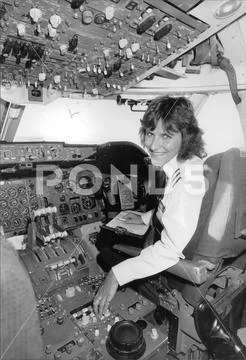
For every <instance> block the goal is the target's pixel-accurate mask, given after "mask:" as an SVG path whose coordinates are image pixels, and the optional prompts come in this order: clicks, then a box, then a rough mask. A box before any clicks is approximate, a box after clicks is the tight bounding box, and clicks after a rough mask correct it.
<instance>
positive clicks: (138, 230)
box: [107, 210, 149, 236]
mask: <svg viewBox="0 0 246 360" xmlns="http://www.w3.org/2000/svg"><path fill="white" fill-rule="evenodd" d="M127 213H135V214H139V215H140V214H141V213H139V212H138V211H132V210H130V211H121V212H120V213H119V214H118V215H116V216H115V217H114V218H113V220H111V221H110V222H109V223H107V226H108V227H111V228H113V229H115V228H117V227H118V228H122V229H125V230H126V231H128V232H129V233H132V234H135V235H140V236H143V235H144V234H145V233H146V231H147V230H148V228H149V225H145V224H130V223H128V222H126V221H125V219H124V215H126V214H127Z"/></svg>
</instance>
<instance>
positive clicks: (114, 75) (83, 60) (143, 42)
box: [0, 0, 209, 101]
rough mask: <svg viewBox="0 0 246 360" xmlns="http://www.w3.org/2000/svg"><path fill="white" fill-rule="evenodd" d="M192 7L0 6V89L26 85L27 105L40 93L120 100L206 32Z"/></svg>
mask: <svg viewBox="0 0 246 360" xmlns="http://www.w3.org/2000/svg"><path fill="white" fill-rule="evenodd" d="M197 3H199V1H197V0H195V1H192V0H190V1H186V4H185V6H184V4H183V2H181V4H179V3H178V2H177V1H176V0H175V1H174V0H173V1H172V0H170V1H168V2H166V1H161V0H134V1H133V0H100V1H97V0H87V1H85V0H61V1H56V0H41V1H39V2H37V3H35V4H34V3H33V1H31V0H26V1H20V0H4V1H1V2H0V5H1V7H0V27H1V37H0V45H1V53H0V63H1V64H2V66H1V83H2V84H3V85H5V86H11V84H17V85H19V86H21V85H26V86H27V87H28V89H29V100H31V101H42V89H43V87H45V88H55V89H58V90H60V91H61V92H63V93H64V94H65V93H66V92H68V91H70V92H71V91H73V92H79V93H82V94H84V95H87V94H89V95H91V96H109V95H112V94H115V93H121V92H122V91H125V90H126V88H127V87H128V86H129V84H134V83H135V84H136V83H138V81H139V77H140V76H142V75H143V74H144V73H145V72H147V71H149V70H151V69H152V68H154V67H156V65H158V64H160V63H161V61H163V60H165V59H168V57H169V56H171V55H172V54H174V53H177V54H178V53H179V51H182V50H184V49H185V48H186V47H187V46H188V45H189V43H190V42H191V41H192V40H194V39H196V38H197V37H198V36H199V35H200V34H201V33H203V32H204V31H205V30H206V29H208V28H209V26H208V25H207V24H205V23H203V22H202V21H201V20H199V19H196V18H194V17H192V16H191V15H190V14H188V11H189V9H190V8H192V7H193V6H195V5H196V4H197ZM177 57H178V55H177ZM154 71H155V69H154V70H153V72H154Z"/></svg>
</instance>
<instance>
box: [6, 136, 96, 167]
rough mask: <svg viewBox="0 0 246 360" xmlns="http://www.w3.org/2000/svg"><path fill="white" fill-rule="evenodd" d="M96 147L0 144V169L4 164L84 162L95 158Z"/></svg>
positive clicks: (59, 144) (58, 144)
mask: <svg viewBox="0 0 246 360" xmlns="http://www.w3.org/2000/svg"><path fill="white" fill-rule="evenodd" d="M96 150H97V147H96V145H74V146H73V145H69V146H66V145H65V144H64V143H59V142H44V143H32V142H26V143H24V142H22V143H7V142H6V143H5V142H0V167H1V165H5V164H8V165H9V164H22V163H30V164H33V163H42V162H45V163H47V162H55V161H76V160H80V161H85V160H86V159H90V160H92V159H93V156H94V158H95V154H96Z"/></svg>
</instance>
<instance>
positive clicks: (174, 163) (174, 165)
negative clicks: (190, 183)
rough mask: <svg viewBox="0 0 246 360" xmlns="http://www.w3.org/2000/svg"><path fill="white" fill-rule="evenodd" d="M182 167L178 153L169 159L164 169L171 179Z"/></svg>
mask: <svg viewBox="0 0 246 360" xmlns="http://www.w3.org/2000/svg"><path fill="white" fill-rule="evenodd" d="M179 168H180V162H179V161H178V160H177V155H176V156H175V157H173V158H172V159H171V160H169V161H168V162H167V163H166V164H165V165H164V166H163V170H164V171H165V173H166V176H167V178H168V179H171V178H172V177H173V175H174V173H175V172H176V171H177V170H178V169H179Z"/></svg>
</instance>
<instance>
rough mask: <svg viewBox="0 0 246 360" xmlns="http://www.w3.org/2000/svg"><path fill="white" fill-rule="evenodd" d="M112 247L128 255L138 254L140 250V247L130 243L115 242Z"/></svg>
mask: <svg viewBox="0 0 246 360" xmlns="http://www.w3.org/2000/svg"><path fill="white" fill-rule="evenodd" d="M113 249H115V250H118V251H121V252H123V253H125V254H127V255H129V256H138V255H139V254H140V252H141V250H142V249H141V248H137V247H135V246H131V245H123V244H115V245H113Z"/></svg>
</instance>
